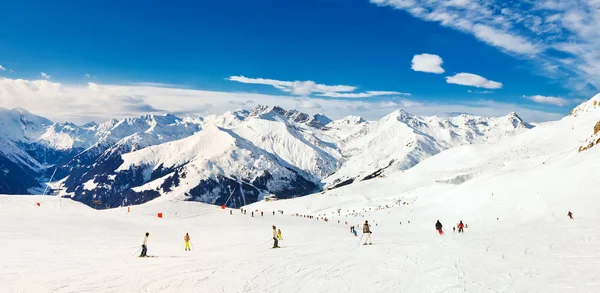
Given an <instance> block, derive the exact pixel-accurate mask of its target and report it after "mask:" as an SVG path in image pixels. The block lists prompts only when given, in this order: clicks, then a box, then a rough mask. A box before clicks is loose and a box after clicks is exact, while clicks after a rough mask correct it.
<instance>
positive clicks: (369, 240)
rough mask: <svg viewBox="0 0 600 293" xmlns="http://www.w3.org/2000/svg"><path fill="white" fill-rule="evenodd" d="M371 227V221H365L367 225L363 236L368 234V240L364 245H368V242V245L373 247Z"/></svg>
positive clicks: (364, 226)
mask: <svg viewBox="0 0 600 293" xmlns="http://www.w3.org/2000/svg"><path fill="white" fill-rule="evenodd" d="M371 233H373V232H371V226H370V225H369V221H365V224H364V225H363V236H364V235H365V234H367V238H365V243H363V245H367V242H369V243H368V244H369V245H371V244H372V243H371Z"/></svg>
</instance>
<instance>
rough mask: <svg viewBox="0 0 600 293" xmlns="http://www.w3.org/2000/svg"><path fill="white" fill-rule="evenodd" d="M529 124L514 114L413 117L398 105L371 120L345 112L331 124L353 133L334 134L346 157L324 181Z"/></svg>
mask: <svg viewBox="0 0 600 293" xmlns="http://www.w3.org/2000/svg"><path fill="white" fill-rule="evenodd" d="M532 127H533V126H531V125H529V124H527V123H525V122H524V121H523V120H522V119H521V118H520V117H519V116H518V115H517V114H516V113H510V114H509V115H507V116H504V117H499V118H485V117H478V116H472V115H466V114H462V115H460V116H457V117H450V118H441V117H435V116H434V117H419V116H413V115H411V114H409V113H407V112H405V111H403V110H398V111H394V112H392V113H391V114H389V115H387V116H385V117H383V118H382V119H380V120H379V121H375V122H369V123H367V122H365V121H364V120H362V119H361V118H358V117H348V118H346V119H343V120H342V121H336V122H335V123H332V128H331V131H333V132H337V131H342V133H344V132H345V133H348V129H350V130H351V132H352V131H354V133H353V134H351V135H346V136H345V137H344V136H341V137H340V136H339V135H337V136H336V137H337V138H343V139H342V140H341V142H340V143H341V145H340V149H341V151H342V153H343V155H344V157H345V158H346V160H345V161H344V164H343V166H342V167H341V168H340V170H338V171H337V172H336V173H335V174H334V175H333V176H330V177H328V178H326V179H325V182H326V185H327V187H329V188H333V187H338V186H343V185H346V184H350V183H352V182H354V181H356V180H364V179H371V178H373V177H376V176H379V175H381V174H382V173H383V172H384V171H385V170H386V169H389V170H406V169H409V168H411V167H413V166H415V165H416V164H418V163H419V162H421V161H422V160H424V159H426V158H428V157H430V156H432V155H435V154H437V153H439V152H441V151H443V150H446V149H449V148H452V147H456V146H460V145H465V144H474V143H490V142H495V141H498V140H500V139H502V138H504V137H507V136H511V135H514V134H518V133H521V132H523V131H525V130H527V129H530V128H532ZM357 129H358V130H357ZM334 135H336V134H334Z"/></svg>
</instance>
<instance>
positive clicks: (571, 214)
mask: <svg viewBox="0 0 600 293" xmlns="http://www.w3.org/2000/svg"><path fill="white" fill-rule="evenodd" d="M567 216H569V218H571V220H573V213H571V211H569V213H568V214H567Z"/></svg>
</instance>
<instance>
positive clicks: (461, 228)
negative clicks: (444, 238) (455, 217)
mask: <svg viewBox="0 0 600 293" xmlns="http://www.w3.org/2000/svg"><path fill="white" fill-rule="evenodd" d="M464 227H465V224H463V222H462V221H460V223H458V233H464V232H465V231H464V230H463V228H464Z"/></svg>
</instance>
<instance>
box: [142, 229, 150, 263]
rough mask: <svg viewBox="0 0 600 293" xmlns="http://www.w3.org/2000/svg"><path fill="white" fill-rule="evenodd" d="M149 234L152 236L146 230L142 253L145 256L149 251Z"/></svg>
mask: <svg viewBox="0 0 600 293" xmlns="http://www.w3.org/2000/svg"><path fill="white" fill-rule="evenodd" d="M148 236H150V233H148V232H146V235H145V236H144V239H143V240H142V253H141V254H140V257H145V256H146V253H148V246H147V244H148Z"/></svg>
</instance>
